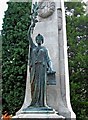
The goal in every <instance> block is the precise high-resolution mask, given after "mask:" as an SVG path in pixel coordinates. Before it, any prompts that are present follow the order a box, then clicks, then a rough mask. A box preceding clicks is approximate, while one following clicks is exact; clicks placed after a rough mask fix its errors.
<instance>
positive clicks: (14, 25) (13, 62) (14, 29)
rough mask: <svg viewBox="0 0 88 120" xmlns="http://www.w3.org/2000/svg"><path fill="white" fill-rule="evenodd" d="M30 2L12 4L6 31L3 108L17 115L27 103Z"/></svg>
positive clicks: (9, 3) (9, 6)
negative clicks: (25, 101) (25, 97)
mask: <svg viewBox="0 0 88 120" xmlns="http://www.w3.org/2000/svg"><path fill="white" fill-rule="evenodd" d="M30 11H31V3H30V2H8V9H7V11H6V12H5V17H4V20H3V30H2V49H3V52H2V58H3V61H2V79H3V82H2V88H3V91H2V99H3V103H2V105H3V106H2V107H3V111H4V110H7V111H9V112H10V113H11V114H14V113H15V112H16V111H17V110H19V109H20V107H21V106H22V104H23V101H24V96H25V85H26V77H27V62H28V47H29V42H28V40H27V30H28V27H29V25H30V17H29V16H30Z"/></svg>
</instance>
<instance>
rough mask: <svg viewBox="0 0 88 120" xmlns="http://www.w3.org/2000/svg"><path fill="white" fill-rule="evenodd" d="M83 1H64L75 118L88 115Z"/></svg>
mask: <svg viewBox="0 0 88 120" xmlns="http://www.w3.org/2000/svg"><path fill="white" fill-rule="evenodd" d="M84 5H85V4H84V3H81V2H69V3H65V7H66V17H67V39H68V55H69V72H70V84H71V103H72V108H73V110H74V112H75V113H76V115H77V118H78V119H79V118H81V119H83V120H84V118H87V117H88V111H87V109H88V80H87V79H88V34H87V31H88V15H85V14H84V13H85V12H84V11H85V10H84V7H83V6H84Z"/></svg>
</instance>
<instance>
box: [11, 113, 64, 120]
mask: <svg viewBox="0 0 88 120" xmlns="http://www.w3.org/2000/svg"><path fill="white" fill-rule="evenodd" d="M20 118H22V120H26V119H27V120H28V119H29V120H42V119H43V120H49V119H50V120H65V117H63V116H60V115H57V114H56V113H54V114H19V115H16V116H14V117H13V120H18V119H20Z"/></svg>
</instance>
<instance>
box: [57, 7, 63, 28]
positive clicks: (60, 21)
mask: <svg viewBox="0 0 88 120" xmlns="http://www.w3.org/2000/svg"><path fill="white" fill-rule="evenodd" d="M57 18H58V30H61V29H62V10H61V9H57Z"/></svg>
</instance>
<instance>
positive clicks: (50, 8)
mask: <svg viewBox="0 0 88 120" xmlns="http://www.w3.org/2000/svg"><path fill="white" fill-rule="evenodd" d="M54 11H55V2H51V1H50V0H42V1H41V2H39V10H38V14H39V16H40V17H42V18H47V17H49V16H51V15H52V14H53V12H54Z"/></svg>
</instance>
